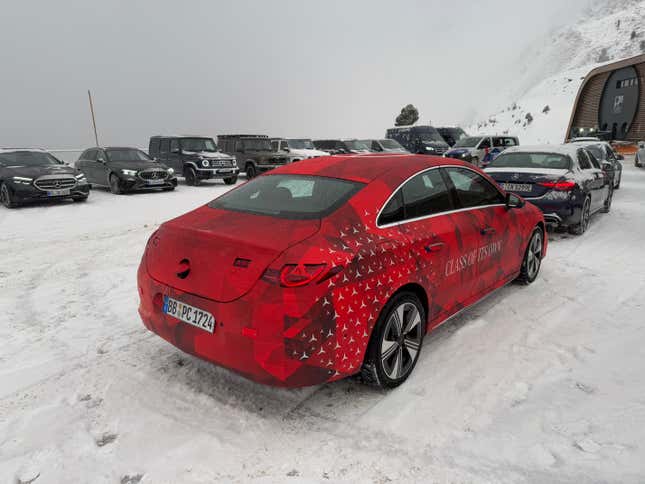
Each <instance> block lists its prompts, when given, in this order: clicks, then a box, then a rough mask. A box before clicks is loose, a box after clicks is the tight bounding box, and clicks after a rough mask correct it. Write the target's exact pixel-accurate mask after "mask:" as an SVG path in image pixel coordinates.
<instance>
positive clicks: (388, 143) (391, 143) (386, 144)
mask: <svg viewBox="0 0 645 484" xmlns="http://www.w3.org/2000/svg"><path fill="white" fill-rule="evenodd" d="M379 143H381V146H382V147H383V148H385V149H386V150H401V151H404V150H405V148H403V146H401V145H400V144H399V142H398V141H395V140H393V139H381V140H379Z"/></svg>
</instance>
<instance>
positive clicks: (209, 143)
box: [181, 138, 217, 152]
mask: <svg viewBox="0 0 645 484" xmlns="http://www.w3.org/2000/svg"><path fill="white" fill-rule="evenodd" d="M181 149H182V150H184V151H195V152H199V151H208V152H216V151H217V145H216V144H215V141H213V140H212V139H211V138H182V139H181Z"/></svg>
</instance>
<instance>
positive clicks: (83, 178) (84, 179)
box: [74, 173, 87, 185]
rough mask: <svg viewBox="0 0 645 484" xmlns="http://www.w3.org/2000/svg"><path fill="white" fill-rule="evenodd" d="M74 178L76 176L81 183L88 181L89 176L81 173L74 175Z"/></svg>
mask: <svg viewBox="0 0 645 484" xmlns="http://www.w3.org/2000/svg"><path fill="white" fill-rule="evenodd" d="M74 178H76V181H77V182H78V183H80V184H81V185H82V184H84V183H87V178H85V174H83V173H79V174H78V175H74Z"/></svg>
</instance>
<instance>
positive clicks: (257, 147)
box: [217, 134, 302, 178]
mask: <svg viewBox="0 0 645 484" xmlns="http://www.w3.org/2000/svg"><path fill="white" fill-rule="evenodd" d="M217 141H218V142H219V144H220V146H221V147H222V150H223V151H224V152H225V153H229V154H231V155H233V156H235V159H236V160H237V167H238V168H239V169H240V170H243V171H245V172H246V176H247V178H254V177H256V176H257V175H258V174H259V173H261V172H264V171H268V170H272V169H273V168H275V167H277V166H281V165H286V164H287V163H292V162H294V161H298V160H300V159H301V158H302V157H301V156H293V155H290V154H289V153H276V152H275V151H273V149H272V148H271V140H270V139H269V137H268V136H264V135H246V134H227V135H219V136H218V137H217Z"/></svg>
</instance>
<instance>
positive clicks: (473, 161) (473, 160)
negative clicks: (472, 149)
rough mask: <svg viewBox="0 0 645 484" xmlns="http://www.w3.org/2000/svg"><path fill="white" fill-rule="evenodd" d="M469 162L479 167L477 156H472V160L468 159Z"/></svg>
mask: <svg viewBox="0 0 645 484" xmlns="http://www.w3.org/2000/svg"><path fill="white" fill-rule="evenodd" d="M470 163H472V165H473V166H476V167H479V158H478V157H476V156H474V157H473V158H472V160H470Z"/></svg>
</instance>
